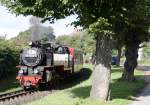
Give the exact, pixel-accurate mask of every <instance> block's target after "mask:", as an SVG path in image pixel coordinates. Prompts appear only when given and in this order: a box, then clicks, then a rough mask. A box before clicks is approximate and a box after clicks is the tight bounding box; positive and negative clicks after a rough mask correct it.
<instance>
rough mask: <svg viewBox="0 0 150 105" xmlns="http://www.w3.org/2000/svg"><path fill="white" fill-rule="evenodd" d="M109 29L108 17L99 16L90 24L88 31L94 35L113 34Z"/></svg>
mask: <svg viewBox="0 0 150 105" xmlns="http://www.w3.org/2000/svg"><path fill="white" fill-rule="evenodd" d="M111 29H112V28H111V24H110V23H108V19H105V18H101V17H100V18H99V19H98V20H97V21H96V22H95V23H93V24H91V25H90V27H89V32H90V33H92V34H96V35H99V34H104V35H111V34H113V32H112V30H111Z"/></svg>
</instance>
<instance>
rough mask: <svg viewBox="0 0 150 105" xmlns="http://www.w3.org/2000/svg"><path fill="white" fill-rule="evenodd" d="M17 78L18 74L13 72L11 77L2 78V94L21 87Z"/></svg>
mask: <svg viewBox="0 0 150 105" xmlns="http://www.w3.org/2000/svg"><path fill="white" fill-rule="evenodd" d="M15 78H16V75H15V74H13V75H11V76H10V77H9V78H5V79H3V80H2V79H1V80H0V94H3V93H9V92H13V91H16V90H20V89H21V87H20V85H19V84H18V83H17V81H16V79H15Z"/></svg>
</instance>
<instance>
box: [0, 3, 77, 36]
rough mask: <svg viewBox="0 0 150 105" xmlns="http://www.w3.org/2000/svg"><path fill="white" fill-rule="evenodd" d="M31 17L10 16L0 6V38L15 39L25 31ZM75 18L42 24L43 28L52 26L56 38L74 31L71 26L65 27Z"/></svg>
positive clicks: (5, 9)
mask: <svg viewBox="0 0 150 105" xmlns="http://www.w3.org/2000/svg"><path fill="white" fill-rule="evenodd" d="M30 18H31V16H27V17H25V16H23V15H19V16H16V15H15V14H11V13H10V12H9V11H8V10H7V8H5V7H3V6H1V5H0V36H5V35H6V38H7V39H10V38H12V37H15V36H17V35H18V33H19V32H21V31H25V30H27V29H28V28H29V27H30V26H31V25H30V23H29V19H30ZM75 19H76V16H70V17H67V18H65V19H60V20H57V21H55V23H54V24H50V23H49V22H46V23H44V24H43V25H44V26H52V27H53V28H54V33H55V35H56V36H59V35H64V34H71V33H72V32H73V31H74V27H73V26H68V27H66V24H69V23H71V22H73V21H74V20H75Z"/></svg>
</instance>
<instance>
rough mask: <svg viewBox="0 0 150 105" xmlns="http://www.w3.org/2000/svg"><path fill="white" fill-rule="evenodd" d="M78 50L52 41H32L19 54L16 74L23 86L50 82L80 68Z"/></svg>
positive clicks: (80, 59)
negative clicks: (43, 42) (44, 42)
mask: <svg viewBox="0 0 150 105" xmlns="http://www.w3.org/2000/svg"><path fill="white" fill-rule="evenodd" d="M82 64H83V55H82V52H81V51H80V50H76V49H74V48H71V47H67V46H62V45H58V44H53V43H46V44H41V43H38V42H34V43H32V44H30V47H29V48H26V49H24V50H23V51H22V52H21V54H20V64H19V66H17V68H19V71H18V76H17V77H16V79H17V80H18V81H19V83H20V85H21V86H22V87H23V88H30V87H39V86H40V85H41V84H46V83H50V82H52V81H53V79H55V77H56V76H57V77H60V78H64V77H65V76H66V75H68V74H72V73H75V72H78V71H79V70H80V69H81V68H82Z"/></svg>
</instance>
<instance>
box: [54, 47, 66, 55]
mask: <svg viewBox="0 0 150 105" xmlns="http://www.w3.org/2000/svg"><path fill="white" fill-rule="evenodd" d="M55 53H58V54H64V53H66V49H65V48H64V47H58V48H56V49H55Z"/></svg>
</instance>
